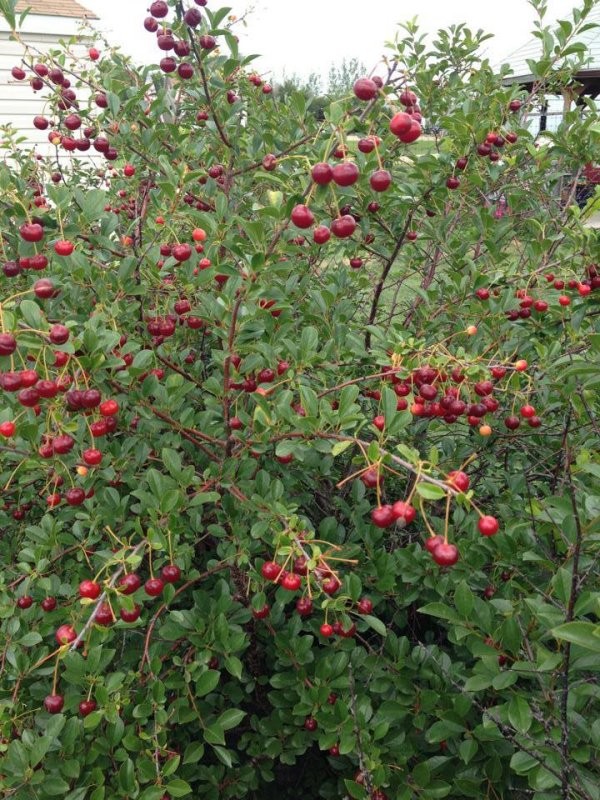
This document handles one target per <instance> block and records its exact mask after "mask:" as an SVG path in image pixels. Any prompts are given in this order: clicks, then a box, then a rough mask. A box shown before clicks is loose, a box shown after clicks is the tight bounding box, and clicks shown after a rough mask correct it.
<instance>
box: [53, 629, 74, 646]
mask: <svg viewBox="0 0 600 800" xmlns="http://www.w3.org/2000/svg"><path fill="white" fill-rule="evenodd" d="M55 636H56V641H57V642H58V643H59V644H61V645H62V644H71V642H74V641H75V639H76V638H77V633H76V632H75V628H74V627H73V626H72V625H61V626H60V627H59V628H58V629H57V631H56V633H55Z"/></svg>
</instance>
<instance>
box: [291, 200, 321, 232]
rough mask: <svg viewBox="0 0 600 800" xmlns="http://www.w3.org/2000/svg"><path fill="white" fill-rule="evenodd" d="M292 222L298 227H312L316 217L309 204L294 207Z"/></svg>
mask: <svg viewBox="0 0 600 800" xmlns="http://www.w3.org/2000/svg"><path fill="white" fill-rule="evenodd" d="M291 219H292V222H293V223H294V225H295V226H296V227H297V228H303V229H305V228H310V226H311V225H313V224H314V221H315V217H314V214H313V213H312V211H311V210H310V208H309V207H308V206H303V205H297V206H294V208H293V209H292V215H291Z"/></svg>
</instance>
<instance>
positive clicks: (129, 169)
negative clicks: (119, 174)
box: [123, 164, 135, 178]
mask: <svg viewBox="0 0 600 800" xmlns="http://www.w3.org/2000/svg"><path fill="white" fill-rule="evenodd" d="M123 175H125V177H126V178H131V176H132V175H135V167H134V166H133V164H125V166H124V167H123Z"/></svg>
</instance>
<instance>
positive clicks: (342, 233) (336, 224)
mask: <svg viewBox="0 0 600 800" xmlns="http://www.w3.org/2000/svg"><path fill="white" fill-rule="evenodd" d="M355 230H356V220H355V219H354V217H353V216H351V215H350V214H344V215H343V216H341V217H336V219H334V220H333V222H332V223H331V232H332V233H333V235H334V236H336V237H337V238H338V239H347V238H348V237H349V236H352V234H353V233H354V231H355Z"/></svg>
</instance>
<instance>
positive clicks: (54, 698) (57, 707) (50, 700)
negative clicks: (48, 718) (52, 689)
mask: <svg viewBox="0 0 600 800" xmlns="http://www.w3.org/2000/svg"><path fill="white" fill-rule="evenodd" d="M64 704H65V698H64V697H63V696H62V694H49V695H48V696H47V697H45V698H44V708H45V709H46V711H47V712H48V713H49V714H60V712H61V711H62V710H63V706H64Z"/></svg>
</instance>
